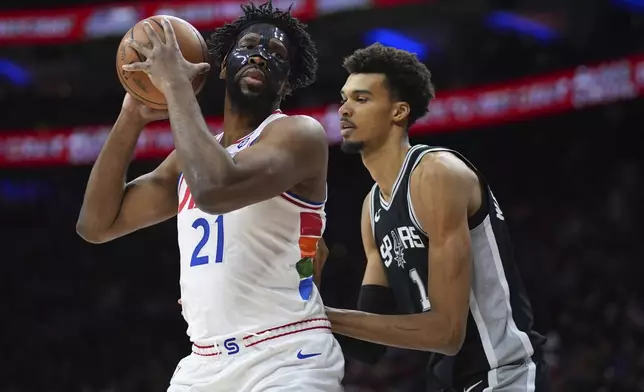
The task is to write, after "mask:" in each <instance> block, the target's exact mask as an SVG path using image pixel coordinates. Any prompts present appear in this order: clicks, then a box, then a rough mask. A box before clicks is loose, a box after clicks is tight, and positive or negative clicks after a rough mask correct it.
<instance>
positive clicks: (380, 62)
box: [342, 43, 434, 127]
mask: <svg viewBox="0 0 644 392" xmlns="http://www.w3.org/2000/svg"><path fill="white" fill-rule="evenodd" d="M342 66H343V67H344V69H346V70H347V71H348V72H349V73H350V74H353V73H376V74H384V75H385V80H386V82H387V87H388V88H389V92H390V94H391V96H392V98H393V99H396V100H401V101H405V102H407V103H408V104H409V120H408V124H407V126H408V127H411V126H412V125H413V124H414V123H415V122H416V120H418V119H419V118H421V117H422V116H424V115H425V114H426V113H427V112H428V111H429V108H428V106H429V102H430V101H431V100H432V99H434V85H433V84H432V80H431V77H432V74H431V72H429V69H427V67H426V66H425V64H423V63H421V62H420V61H418V59H417V58H416V56H415V55H414V54H413V53H410V52H407V51H404V50H399V49H396V48H392V47H389V46H384V45H382V44H380V43H375V44H373V45H370V46H367V47H366V48H362V49H358V50H356V51H355V52H353V54H352V55H351V56H349V57H347V58H345V59H344V63H343V65H342Z"/></svg>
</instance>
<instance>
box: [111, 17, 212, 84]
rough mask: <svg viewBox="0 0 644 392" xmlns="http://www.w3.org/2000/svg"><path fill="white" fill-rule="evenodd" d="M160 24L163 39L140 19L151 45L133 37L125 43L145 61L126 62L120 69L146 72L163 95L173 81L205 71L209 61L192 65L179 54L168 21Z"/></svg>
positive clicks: (189, 77) (187, 79) (180, 80)
mask: <svg viewBox="0 0 644 392" xmlns="http://www.w3.org/2000/svg"><path fill="white" fill-rule="evenodd" d="M161 25H162V26H163V38H162V37H161V36H159V34H158V33H157V32H156V31H155V30H154V29H153V28H152V25H151V24H150V22H147V21H145V22H143V29H144V30H145V34H147V36H148V39H149V40H150V45H149V46H146V45H143V44H141V43H140V42H137V41H135V40H133V39H129V40H128V41H127V43H126V44H127V45H128V46H129V47H130V48H132V49H134V50H136V51H137V52H138V53H139V54H141V55H142V56H145V58H146V60H145V61H143V62H138V63H132V64H125V65H123V69H124V70H125V71H130V72H137V71H139V72H145V73H146V74H147V75H148V77H149V78H150V81H151V82H152V83H153V84H154V86H155V87H156V88H158V89H159V91H161V92H162V93H163V94H166V92H167V91H168V89H169V87H170V86H171V85H172V84H173V83H176V82H184V81H185V82H190V81H192V79H194V78H195V77H196V76H197V75H200V74H202V73H204V72H208V70H210V64H208V63H199V64H193V63H191V62H189V61H188V60H186V59H185V58H184V57H183V54H181V50H180V49H179V44H178V43H177V36H176V35H175V33H174V29H173V28H172V25H171V24H170V21H169V20H168V19H167V18H163V20H162V22H161Z"/></svg>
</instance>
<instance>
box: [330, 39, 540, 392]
mask: <svg viewBox="0 0 644 392" xmlns="http://www.w3.org/2000/svg"><path fill="white" fill-rule="evenodd" d="M344 68H345V69H346V70H347V71H348V72H349V73H350V75H349V77H348V79H347V81H346V83H345V85H344V87H343V89H342V92H341V95H342V106H341V108H340V115H341V120H342V138H343V139H342V149H343V150H344V151H345V152H349V153H360V154H361V156H362V161H363V163H364V165H365V166H366V168H367V169H368V170H369V172H370V173H371V176H372V177H373V179H374V181H375V182H376V183H375V184H374V187H373V189H372V190H371V192H370V193H369V194H368V195H367V197H366V198H365V201H364V205H363V209H362V239H363V243H364V249H365V253H366V256H367V267H366V270H365V275H364V278H363V282H362V288H361V292H360V297H359V301H358V310H357V311H354V310H339V309H332V308H328V315H329V318H330V320H331V322H332V325H333V329H334V332H336V333H338V334H341V335H345V336H348V337H351V338H355V339H360V340H361V341H362V342H361V341H358V340H354V339H349V341H350V342H352V344H347V345H345V351H347V354H348V355H350V356H351V355H352V354H353V355H357V356H358V357H361V358H362V359H365V360H367V361H371V362H374V361H375V360H377V356H378V354H381V353H382V352H383V351H384V347H383V346H378V345H374V344H373V343H376V344H379V345H385V346H394V347H400V348H406V349H415V350H423V351H428V352H432V353H433V354H431V355H430V363H429V366H428V377H427V384H428V388H429V390H439V391H440V390H449V391H459V392H462V391H466V392H478V391H485V392H488V391H500V392H523V391H526V392H527V391H531V392H532V391H536V392H544V391H547V390H548V389H549V387H548V384H549V383H548V375H547V370H546V367H545V364H544V362H543V360H542V349H541V346H542V344H543V342H544V340H545V339H544V338H543V337H542V336H541V335H539V334H537V333H535V332H533V331H532V309H531V306H530V303H529V301H528V298H527V296H526V293H525V290H524V287H523V283H522V282H521V278H520V275H519V271H518V270H517V267H516V265H515V262H514V260H513V255H512V249H511V244H510V239H509V236H508V233H507V228H506V224H505V219H504V216H503V212H502V211H501V209H500V207H499V204H498V203H497V201H496V199H495V198H494V196H493V194H492V191H491V190H490V188H489V186H488V184H487V183H486V182H485V180H484V179H483V177H482V176H481V174H480V173H479V172H478V171H477V170H476V168H475V167H474V166H473V165H472V164H471V163H469V162H468V161H467V160H466V159H465V158H464V157H463V156H462V155H460V154H459V153H457V152H455V151H452V150H448V149H445V148H440V147H429V146H424V145H416V146H413V147H412V146H410V143H409V139H408V134H407V130H408V129H409V127H410V126H411V125H412V124H413V123H414V122H415V121H416V120H417V119H419V118H420V117H422V116H423V115H425V114H426V113H427V110H428V105H429V102H430V100H431V99H432V98H433V97H434V88H433V86H432V83H431V79H430V76H431V75H430V72H429V70H428V69H427V68H426V67H425V66H424V65H423V64H422V63H420V62H419V61H418V60H417V59H416V57H415V56H414V55H412V54H410V53H408V52H405V51H401V50H397V49H394V48H390V47H385V46H382V45H380V44H375V45H372V46H369V47H367V48H364V49H359V50H357V51H356V52H354V53H353V54H352V55H351V56H350V57H348V58H347V59H345V61H344ZM367 342H371V343H367ZM358 348H360V350H358Z"/></svg>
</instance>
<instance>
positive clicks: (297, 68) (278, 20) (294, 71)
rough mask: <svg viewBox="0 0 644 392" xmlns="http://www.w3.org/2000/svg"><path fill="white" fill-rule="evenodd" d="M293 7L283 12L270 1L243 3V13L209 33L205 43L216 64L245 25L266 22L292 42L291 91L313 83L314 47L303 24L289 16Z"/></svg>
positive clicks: (315, 59)
mask: <svg viewBox="0 0 644 392" xmlns="http://www.w3.org/2000/svg"><path fill="white" fill-rule="evenodd" d="M292 7H293V5H291V6H290V7H289V8H288V10H286V11H281V10H279V9H277V8H275V9H274V8H273V3H272V1H271V0H269V1H267V2H266V3H264V4H262V5H259V6H256V5H255V4H253V3H249V4H247V5H242V6H241V9H242V11H243V12H244V15H243V16H241V17H239V18H237V19H235V20H234V21H232V22H231V23H228V24H226V25H224V26H222V27H220V28H218V29H217V30H215V31H214V32H213V33H212V34H211V35H210V39H209V40H208V43H209V44H210V54H211V55H213V60H214V63H215V65H217V66H220V65H221V64H222V63H223V61H224V59H225V58H226V55H227V54H228V53H229V52H230V50H231V49H232V47H233V45H235V42H236V41H237V38H238V36H239V34H240V33H241V32H242V31H243V30H244V29H245V28H247V27H248V26H250V25H253V24H258V23H268V24H271V25H273V26H276V27H278V28H280V29H281V30H283V31H284V32H285V33H286V35H287V36H288V37H289V39H290V41H291V42H292V45H293V49H294V53H290V58H291V73H290V75H289V79H288V82H289V85H290V87H291V91H292V90H295V89H298V88H301V87H306V86H308V85H310V84H311V83H313V82H314V81H315V73H316V72H317V68H318V62H317V49H316V48H315V43H314V42H313V40H312V39H311V36H310V35H309V33H307V31H306V25H305V24H304V23H302V22H300V21H299V20H297V19H295V18H294V17H293V16H291V8H292Z"/></svg>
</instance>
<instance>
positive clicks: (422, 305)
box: [370, 145, 543, 385]
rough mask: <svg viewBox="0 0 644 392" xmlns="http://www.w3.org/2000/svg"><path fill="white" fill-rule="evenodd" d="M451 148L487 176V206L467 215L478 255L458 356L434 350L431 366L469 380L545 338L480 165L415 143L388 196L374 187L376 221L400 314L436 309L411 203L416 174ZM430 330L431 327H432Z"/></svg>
mask: <svg viewBox="0 0 644 392" xmlns="http://www.w3.org/2000/svg"><path fill="white" fill-rule="evenodd" d="M438 151H447V152H450V153H452V154H454V155H456V156H457V157H458V158H459V159H461V160H463V162H465V163H466V164H467V165H468V166H469V167H470V168H471V169H472V170H474V172H475V173H476V174H477V175H478V177H479V181H480V183H481V190H482V202H481V204H482V205H481V208H480V209H479V211H478V212H476V213H475V214H474V216H473V217H471V218H470V219H469V226H470V235H471V240H472V241H471V249H472V258H473V269H472V288H471V291H470V309H469V316H468V321H467V329H466V337H465V342H464V344H463V347H462V348H461V350H460V352H459V353H458V354H457V355H456V356H454V357H444V356H441V355H437V354H434V355H433V357H432V360H431V363H430V366H431V368H432V369H431V370H432V373H433V374H434V375H435V376H436V377H438V378H439V379H441V380H444V381H445V383H447V384H452V381H453V382H454V385H463V384H464V383H466V382H467V381H468V380H470V379H472V378H473V377H480V376H481V375H482V374H485V373H487V372H488V371H490V370H491V369H496V368H498V367H499V366H503V365H507V364H511V363H515V362H518V361H521V360H525V359H526V358H527V359H528V360H529V358H530V357H531V356H532V355H533V353H534V351H535V349H539V346H540V345H541V344H542V343H543V337H541V336H540V335H538V334H536V333H534V332H532V331H531V330H532V309H531V306H530V303H529V301H528V298H527V296H526V293H525V289H524V287H523V283H522V281H521V278H520V275H519V272H518V270H517V268H516V265H515V263H514V259H513V254H512V253H513V251H512V247H511V244H510V239H509V236H508V233H507V228H506V224H505V218H504V216H503V212H502V211H501V208H500V207H499V204H498V203H497V201H496V199H495V198H494V195H493V194H492V191H491V190H490V188H489V187H488V185H487V183H486V182H485V181H484V179H483V177H482V176H481V174H480V173H479V172H478V170H477V169H476V168H475V167H474V166H473V165H472V164H471V163H470V162H468V161H467V160H466V159H465V158H464V157H463V156H462V155H461V154H459V153H458V152H456V151H453V150H449V149H445V148H440V147H429V146H425V145H416V146H414V147H412V148H411V149H410V150H409V152H408V153H407V155H406V157H405V160H404V163H403V165H402V167H401V169H400V172H399V174H398V178H397V179H396V182H395V183H394V186H393V188H392V193H391V197H390V199H389V201H386V200H385V199H384V197H383V196H382V194H381V192H380V189H379V187H378V185H377V184H375V185H374V187H373V189H372V191H371V194H370V213H371V225H372V229H373V234H374V237H375V241H376V246H377V247H378V249H379V251H380V257H381V259H382V262H383V264H384V267H385V270H386V274H387V279H388V282H389V286H390V288H391V289H392V291H393V293H394V295H395V297H396V303H397V307H398V312H399V313H401V314H410V313H421V312H429V311H431V308H432V304H431V301H430V299H429V298H428V295H427V289H428V287H427V278H428V268H429V260H428V246H429V240H428V238H427V234H426V233H425V231H424V230H423V228H422V226H421V225H420V223H419V221H418V218H417V217H416V214H415V212H414V208H413V205H412V202H411V193H410V188H409V183H410V178H411V174H412V172H413V171H414V169H415V168H416V167H417V166H418V164H419V163H420V162H421V160H422V158H423V157H424V156H425V155H426V154H429V153H432V152H438ZM427 333H432V331H427Z"/></svg>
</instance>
